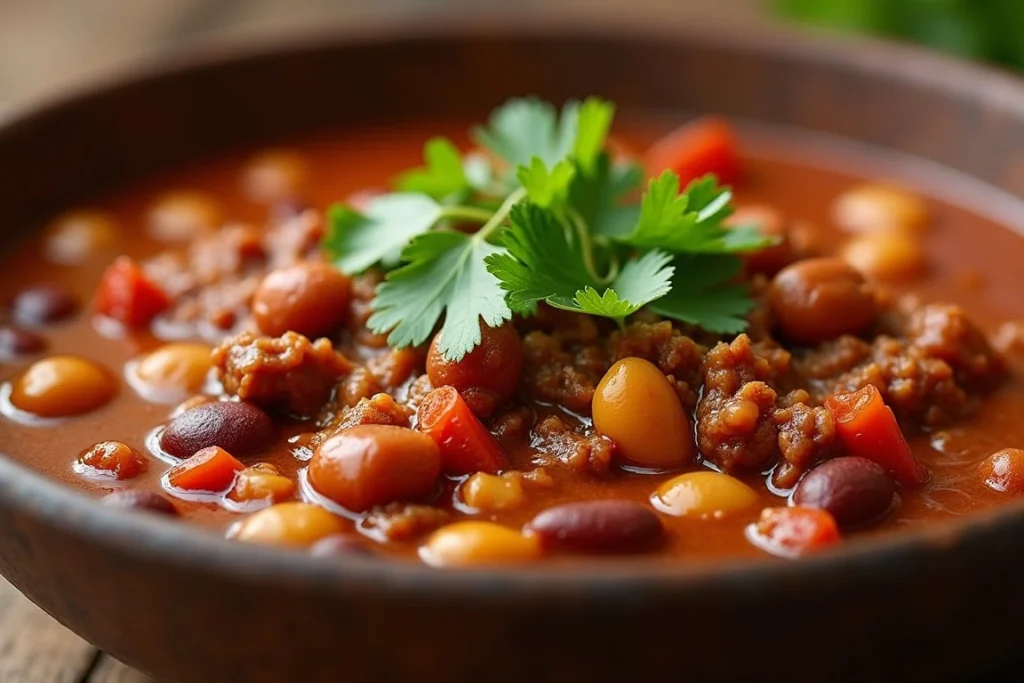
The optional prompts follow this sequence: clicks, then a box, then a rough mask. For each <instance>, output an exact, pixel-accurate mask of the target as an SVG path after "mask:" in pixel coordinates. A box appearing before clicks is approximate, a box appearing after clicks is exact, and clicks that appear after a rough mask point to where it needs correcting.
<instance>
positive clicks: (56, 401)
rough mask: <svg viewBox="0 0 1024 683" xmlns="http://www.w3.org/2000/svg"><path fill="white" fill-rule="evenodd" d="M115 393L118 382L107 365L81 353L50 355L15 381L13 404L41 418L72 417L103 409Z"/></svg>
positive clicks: (12, 394)
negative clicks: (79, 355)
mask: <svg viewBox="0 0 1024 683" xmlns="http://www.w3.org/2000/svg"><path fill="white" fill-rule="evenodd" d="M115 393H117V385H116V384H115V382H114V378H113V376H111V374H110V373H109V372H107V370H106V369H105V368H103V367H101V366H99V365H97V364H96V363H93V362H92V361H89V360H86V359H84V358H79V357H77V356H50V357H49V358H43V359H42V360H38V361H36V362H35V363H33V364H32V365H30V366H29V367H28V369H27V370H26V371H25V372H24V374H22V375H21V376H20V377H19V378H18V379H17V380H16V381H15V382H14V388H13V389H12V391H11V403H12V404H14V407H16V408H18V409H19V410H24V411H25V412H28V413H32V414H34V415H39V416H40V417H70V416H72V415H81V414H83V413H88V412H90V411H92V410H95V409H97V408H99V407H100V406H102V405H103V404H105V403H107V402H108V401H110V399H111V398H113V397H114V394H115Z"/></svg>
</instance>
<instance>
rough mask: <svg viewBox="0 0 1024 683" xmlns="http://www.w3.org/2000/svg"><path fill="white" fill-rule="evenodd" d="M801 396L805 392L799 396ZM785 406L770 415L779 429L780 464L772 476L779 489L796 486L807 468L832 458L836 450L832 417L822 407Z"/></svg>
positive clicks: (798, 403)
mask: <svg viewBox="0 0 1024 683" xmlns="http://www.w3.org/2000/svg"><path fill="white" fill-rule="evenodd" d="M799 393H804V394H805V395H806V392H799ZM783 402H785V403H787V404H788V405H786V407H784V408H778V409H776V410H775V412H774V413H773V414H772V420H774V422H775V424H776V425H777V426H778V428H779V451H780V453H781V454H782V462H780V463H779V466H778V467H776V468H775V472H774V473H773V474H772V481H773V482H774V484H775V485H776V486H777V487H779V488H782V489H790V488H793V487H794V486H796V483H797V481H799V480H800V475H802V474H803V473H804V472H805V471H806V470H807V469H808V467H810V466H811V465H812V464H814V463H815V462H818V461H820V460H823V459H825V458H827V457H830V456H831V455H832V451H833V450H834V449H835V447H836V423H835V419H834V418H833V417H832V413H831V412H829V411H828V409H827V408H824V407H822V406H809V405H807V404H806V403H804V402H802V401H797V402H791V401H790V400H785V401H783Z"/></svg>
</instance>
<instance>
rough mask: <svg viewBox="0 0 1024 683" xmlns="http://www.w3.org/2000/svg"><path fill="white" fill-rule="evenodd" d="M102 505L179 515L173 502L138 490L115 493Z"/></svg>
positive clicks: (106, 498) (103, 499) (108, 495)
mask: <svg viewBox="0 0 1024 683" xmlns="http://www.w3.org/2000/svg"><path fill="white" fill-rule="evenodd" d="M102 503H103V504H104V505H106V506H108V507H113V508H123V509H133V510H145V511H147V512H156V513H158V514H161V515H170V516H176V515H177V514H178V511H177V510H176V509H175V507H174V504H173V503H172V502H171V501H169V500H167V499H166V498H164V497H163V496H161V495H160V494H159V493H153V492H152V491H140V490H138V489H131V490H129V489H125V490H123V491H114V492H113V493H108V494H107V495H105V496H103V498H102Z"/></svg>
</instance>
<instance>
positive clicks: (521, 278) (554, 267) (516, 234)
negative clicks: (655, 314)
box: [487, 204, 673, 319]
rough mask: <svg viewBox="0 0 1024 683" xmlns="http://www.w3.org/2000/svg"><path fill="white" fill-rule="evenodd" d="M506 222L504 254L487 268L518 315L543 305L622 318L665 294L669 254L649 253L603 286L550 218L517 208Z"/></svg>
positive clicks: (536, 210)
mask: <svg viewBox="0 0 1024 683" xmlns="http://www.w3.org/2000/svg"><path fill="white" fill-rule="evenodd" d="M510 221H511V227H510V228H508V229H506V231H505V232H504V234H503V242H504V245H505V247H506V249H507V251H506V252H504V253H498V254H495V255H493V256H490V257H488V259H487V269H488V270H489V271H490V272H491V273H492V274H493V275H494V276H495V277H496V278H497V279H498V280H499V281H500V283H501V287H502V288H503V289H505V290H506V291H507V292H508V302H509V306H510V307H511V308H512V309H513V310H515V311H517V312H520V313H529V312H532V311H534V310H536V306H537V302H538V301H542V300H543V301H546V302H547V303H549V304H550V305H552V306H555V307H556V308H562V309H565V310H568V311H576V312H579V313H589V314H592V315H601V316H605V317H609V318H618V319H621V318H624V317H626V316H627V315H630V314H632V313H635V312H636V311H637V310H639V309H640V308H641V307H642V306H644V305H646V304H647V303H649V302H650V301H652V300H654V299H656V298H658V297H660V296H664V295H665V293H666V292H668V290H669V287H670V281H671V279H672V273H673V268H672V266H670V265H669V262H670V261H671V257H670V256H669V255H668V254H665V253H663V252H659V251H652V252H648V253H647V254H644V255H643V256H642V257H641V258H639V259H636V260H633V261H629V262H628V263H627V264H626V265H625V266H624V267H623V268H622V271H621V272H620V273H619V274H618V276H617V277H616V278H615V279H614V280H612V282H611V283H609V284H602V283H601V282H600V281H599V280H598V278H597V277H596V276H595V275H594V274H593V273H591V272H590V270H589V268H588V267H587V264H586V262H585V261H584V257H583V252H582V251H581V249H579V246H578V240H577V239H574V238H573V235H572V233H571V232H567V231H566V229H565V228H564V227H563V226H562V225H561V224H560V223H559V222H558V219H557V217H556V216H555V214H554V213H552V212H551V211H546V210H544V209H542V208H540V207H538V206H535V205H532V204H521V205H519V206H516V207H515V208H514V209H513V210H512V213H511V215H510Z"/></svg>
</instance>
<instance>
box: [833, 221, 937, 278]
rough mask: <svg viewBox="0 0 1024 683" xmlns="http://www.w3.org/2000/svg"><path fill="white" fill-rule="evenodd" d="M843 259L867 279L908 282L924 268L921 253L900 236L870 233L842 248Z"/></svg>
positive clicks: (915, 244) (911, 239) (908, 238)
mask: <svg viewBox="0 0 1024 683" xmlns="http://www.w3.org/2000/svg"><path fill="white" fill-rule="evenodd" d="M842 257H843V259H844V260H845V261H846V262H847V263H849V264H850V265H851V266H853V267H854V268H856V269H857V270H859V271H860V272H862V273H864V274H865V275H867V276H869V277H873V278H875V279H878V280H893V281H895V280H908V279H910V278H913V277H915V276H918V275H920V274H921V273H923V272H924V270H925V268H926V265H927V264H926V259H925V254H924V249H922V248H921V245H920V244H919V243H918V241H917V240H916V239H915V238H914V237H912V236H910V235H905V234H903V233H898V232H892V233H882V232H880V233H870V234H867V235H862V236H860V237H857V238H855V239H852V240H850V241H849V242H847V243H846V246H844V247H843V251H842Z"/></svg>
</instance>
